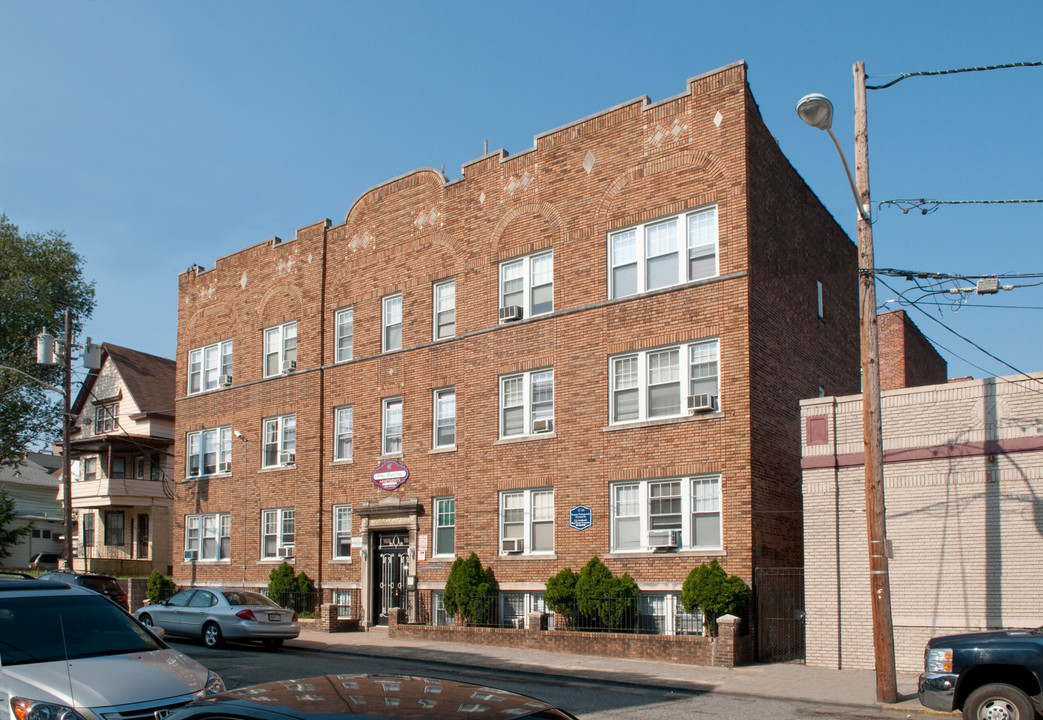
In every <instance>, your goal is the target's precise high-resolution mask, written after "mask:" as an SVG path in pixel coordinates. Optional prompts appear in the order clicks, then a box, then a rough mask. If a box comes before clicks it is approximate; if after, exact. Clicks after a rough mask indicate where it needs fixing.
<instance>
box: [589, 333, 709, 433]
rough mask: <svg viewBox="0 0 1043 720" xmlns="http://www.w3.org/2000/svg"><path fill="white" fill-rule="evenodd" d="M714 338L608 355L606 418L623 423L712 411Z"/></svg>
mask: <svg viewBox="0 0 1043 720" xmlns="http://www.w3.org/2000/svg"><path fill="white" fill-rule="evenodd" d="M718 355H719V342H718V341H717V340H716V339H714V340H700V341H698V342H691V343H684V344H682V345H676V346H673V347H667V348H656V349H654V350H643V351H640V352H635V353H627V354H625V355H615V356H613V357H611V358H609V387H610V388H611V393H610V395H611V397H610V408H609V413H610V416H609V417H610V418H611V422H612V423H625V422H633V421H637V420H652V419H655V418H669V417H679V416H681V415H686V414H688V412H689V410H690V409H694V408H699V409H704V410H705V409H717V408H718V407H719V402H718V398H719V395H720V369H719V367H718Z"/></svg>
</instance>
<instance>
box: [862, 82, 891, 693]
mask: <svg viewBox="0 0 1043 720" xmlns="http://www.w3.org/2000/svg"><path fill="white" fill-rule="evenodd" d="M854 76H855V182H856V184H857V185H858V202H859V205H860V207H859V213H858V278H859V283H858V287H859V303H860V305H861V308H860V316H861V320H862V322H861V346H862V428H863V431H864V434H863V450H864V453H865V475H866V482H865V484H866V488H865V492H866V536H867V538H868V540H869V578H870V587H871V588H872V593H873V598H872V602H873V651H874V659H875V662H876V698H877V700H879V701H880V702H885V703H892V702H896V701H897V700H898V682H897V679H896V676H895V640H894V626H893V624H892V621H891V581H890V578H889V575H888V570H887V524H886V518H885V506H884V439H883V430H882V425H881V421H880V341H879V338H878V336H877V324H876V276H875V275H874V268H875V263H874V260H873V226H872V224H871V223H870V222H869V218H870V217H871V214H870V204H869V131H868V121H867V119H866V68H865V63H863V62H856V63H855V66H854Z"/></svg>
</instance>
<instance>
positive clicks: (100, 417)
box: [94, 403, 120, 434]
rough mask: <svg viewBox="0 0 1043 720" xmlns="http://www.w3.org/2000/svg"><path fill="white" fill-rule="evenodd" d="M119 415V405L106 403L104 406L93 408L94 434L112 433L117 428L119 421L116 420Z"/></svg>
mask: <svg viewBox="0 0 1043 720" xmlns="http://www.w3.org/2000/svg"><path fill="white" fill-rule="evenodd" d="M119 414H120V404H119V403H106V404H104V405H97V406H95V408H94V432H95V434H97V433H105V432H112V431H113V430H115V429H116V428H118V427H119V421H118V420H117V419H116V418H118V417H119Z"/></svg>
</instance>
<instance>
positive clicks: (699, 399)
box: [688, 393, 717, 413]
mask: <svg viewBox="0 0 1043 720" xmlns="http://www.w3.org/2000/svg"><path fill="white" fill-rule="evenodd" d="M716 399H717V398H715V397H714V396H713V395H709V394H707V393H702V394H701V395H689V396H688V410H689V411H690V412H694V413H697V412H710V411H711V410H713V401H714V400H716Z"/></svg>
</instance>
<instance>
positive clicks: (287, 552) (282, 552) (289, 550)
mask: <svg viewBox="0 0 1043 720" xmlns="http://www.w3.org/2000/svg"><path fill="white" fill-rule="evenodd" d="M278 552H279V557H281V558H291V559H292V558H293V546H292V545H290V546H287V547H281V548H279V551H278Z"/></svg>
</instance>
